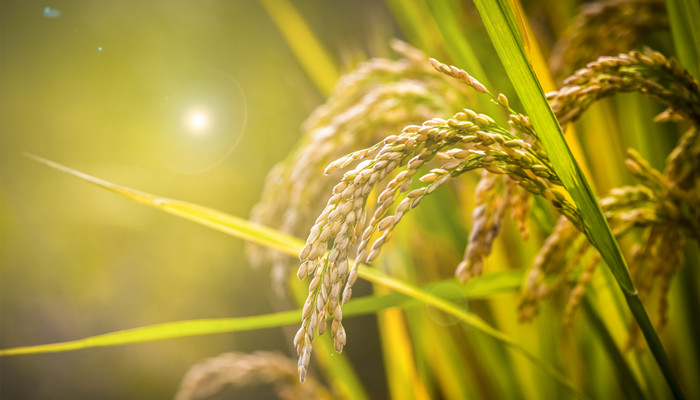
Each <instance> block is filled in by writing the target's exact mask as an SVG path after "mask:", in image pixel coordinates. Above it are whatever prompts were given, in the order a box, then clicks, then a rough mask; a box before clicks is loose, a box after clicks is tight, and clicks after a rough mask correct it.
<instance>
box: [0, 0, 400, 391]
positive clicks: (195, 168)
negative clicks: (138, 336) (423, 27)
mask: <svg viewBox="0 0 700 400" xmlns="http://www.w3.org/2000/svg"><path fill="white" fill-rule="evenodd" d="M268 3H270V4H273V3H274V2H268ZM1 4H2V6H1V9H0V23H1V31H0V46H1V47H0V96H1V97H0V219H1V223H0V230H1V235H2V236H1V238H0V347H2V348H6V347H13V346H22V345H32V344H40V343H51V342H57V341H65V340H72V339H78V338H82V337H86V336H90V335H95V334H100V333H106V332H111V331H115V330H119V329H126V328H132V327H138V326H143V325H148V324H154V323H159V322H166V321H175V320H183V319H192V318H210V317H235V316H246V315H256V314H262V313H267V312H272V311H273V310H272V308H271V307H270V305H269V302H268V300H267V295H268V292H269V291H270V285H269V271H267V270H251V269H250V267H249V265H248V263H247V261H246V259H245V256H244V253H243V247H244V244H243V243H242V242H241V241H240V240H238V239H235V238H231V237H228V236H226V235H224V234H221V233H218V232H215V231H213V230H210V229H208V228H204V227H201V226H198V225H195V224H193V223H190V222H187V221H184V220H181V219H178V218H174V217H172V216H169V215H166V214H164V213H162V212H160V211H157V210H154V209H150V208H147V207H144V206H141V205H138V204H136V203H133V202H131V201H129V200H126V199H124V198H121V197H119V196H116V195H114V194H111V193H108V192H107V191H104V190H101V189H98V188H96V187H94V186H92V185H89V184H86V183H84V182H81V181H79V180H78V179H75V178H73V177H70V176H68V175H65V174H62V173H59V172H57V171H54V170H51V169H49V168H47V167H46V166H44V165H41V164H38V163H36V162H34V161H32V160H31V159H29V158H27V157H25V156H24V155H23V152H29V153H33V154H36V155H39V156H42V157H45V158H48V159H51V160H53V161H56V162H59V163H62V164H64V165H67V166H70V167H72V168H75V169H78V170H81V171H84V172H86V173H89V174H92V175H95V176H97V177H101V178H103V179H107V180H109V181H112V182H115V183H118V184H121V185H125V186H129V187H132V188H135V189H139V190H143V191H147V192H150V193H155V194H159V195H162V196H166V197H170V198H177V199H182V200H186V201H191V202H194V203H198V204H202V205H206V206H210V207H213V208H216V209H219V210H222V211H225V212H228V213H231V214H233V215H237V216H242V217H247V215H248V213H249V211H250V208H251V207H252V205H253V204H254V203H255V202H256V201H257V199H258V197H259V194H260V191H261V189H262V186H263V179H264V177H265V174H266V173H267V172H268V170H269V169H270V168H271V167H272V165H273V164H274V163H276V162H278V161H279V160H281V159H282V158H283V157H284V156H285V155H286V154H287V153H288V152H289V149H290V148H291V146H292V145H293V144H294V143H295V142H296V140H297V138H298V135H299V126H300V124H301V122H302V121H303V120H304V118H306V116H307V115H308V114H309V113H310V112H311V111H312V110H313V109H314V108H315V107H316V106H317V105H319V104H320V103H321V102H322V101H323V98H324V96H323V94H322V93H321V91H320V90H319V89H317V86H316V85H315V84H314V83H313V82H312V81H311V80H310V79H309V78H308V76H307V75H306V74H305V73H304V71H303V69H302V67H301V66H300V65H299V64H298V62H297V60H296V58H295V57H294V55H293V53H292V51H291V50H290V46H289V45H288V44H287V42H285V39H284V36H283V35H282V33H281V32H280V30H279V29H278V27H277V26H276V25H275V23H274V22H273V19H272V18H271V16H270V15H269V14H268V13H267V12H266V9H265V7H264V6H263V4H261V3H259V2H257V1H227V0H204V1H197V2H193V1H172V0H167V1H165V0H163V1H146V2H144V1H129V0H120V1H99V2H86V1H70V0H68V1H44V2H40V1H34V0H16V1H12V0H3V1H2V2H1ZM294 6H295V8H296V9H297V11H298V12H299V13H300V14H302V15H303V16H304V18H305V20H306V22H307V23H308V24H309V26H311V27H312V29H313V30H315V31H316V32H322V35H318V39H320V40H321V41H322V44H323V45H324V46H326V47H327V48H331V49H334V57H335V58H334V60H335V61H336V62H337V64H338V65H339V66H340V67H339V68H341V69H347V68H349V67H350V66H351V65H352V64H353V63H354V62H355V60H357V59H359V58H362V56H361V55H362V54H370V53H371V54H375V55H376V54H377V53H381V52H382V51H386V49H387V47H388V38H390V37H395V36H397V35H398V33H397V32H396V29H395V26H394V24H393V22H391V18H390V16H389V15H390V14H389V12H388V10H387V9H386V5H385V4H384V3H383V2H379V1H356V2H339V1H323V2H318V1H294ZM287 342H288V340H286V339H285V338H284V337H283V335H282V332H281V331H280V330H265V331H258V332H253V333H249V334H246V333H243V334H230V335H214V336H204V337H199V338H190V339H180V340H172V341H166V342H159V343H151V344H142V345H132V346H122V347H114V348H104V349H93V350H89V351H77V352H69V353H59V354H48V355H39V356H21V357H8V358H2V359H0V398H3V399H20V398H22V399H33V398H36V399H40V398H41V399H45V398H56V399H58V398H72V399H79V398H91V399H93V398H101V399H110V398H113V399H123V398H131V399H136V398H144V399H154V398H169V397H172V395H173V394H174V393H175V390H176V388H177V385H178V383H179V380H180V379H181V377H182V375H183V374H184V373H185V371H186V370H187V368H188V367H189V366H191V365H192V364H194V363H195V362H197V361H199V360H201V359H202V358H205V357H211V356H214V355H217V354H219V353H221V352H225V351H253V350H276V349H278V350H282V351H288V350H290V349H289V347H288V346H290V343H287Z"/></svg>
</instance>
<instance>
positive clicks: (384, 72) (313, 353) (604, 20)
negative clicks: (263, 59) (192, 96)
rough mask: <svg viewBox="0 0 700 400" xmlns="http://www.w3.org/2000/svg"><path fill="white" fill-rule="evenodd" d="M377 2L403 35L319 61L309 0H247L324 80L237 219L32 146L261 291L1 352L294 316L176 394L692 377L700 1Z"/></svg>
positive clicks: (663, 384)
mask: <svg viewBox="0 0 700 400" xmlns="http://www.w3.org/2000/svg"><path fill="white" fill-rule="evenodd" d="M386 3H387V5H388V8H389V9H390V10H391V11H392V13H393V18H394V19H395V22H396V23H397V24H398V25H399V26H400V27H401V28H402V30H403V37H402V38H401V40H398V39H392V40H390V39H389V38H385V37H381V38H380V39H381V40H385V41H386V43H390V47H391V52H390V53H389V54H390V55H389V56H381V57H379V56H377V57H373V58H369V59H368V60H364V61H360V62H348V66H347V71H346V72H345V73H344V74H343V75H342V76H336V75H338V73H337V71H336V68H335V66H334V63H333V61H332V60H333V55H332V54H333V52H332V51H331V52H328V51H327V50H325V49H324V47H323V45H322V44H321V41H320V40H319V38H320V37H317V36H314V33H313V30H312V29H310V28H309V27H308V26H307V25H306V24H305V23H304V15H303V13H299V12H298V10H296V9H295V7H294V5H293V4H291V3H289V2H287V1H279V2H274V1H263V2H262V5H263V6H264V9H265V10H266V12H267V13H268V15H269V16H270V18H271V20H272V21H274V23H275V24H276V26H277V27H278V28H279V29H280V31H281V33H282V35H283V36H284V38H285V40H286V42H287V43H288V44H289V47H290V48H291V49H292V51H293V52H294V55H295V57H297V59H298V61H299V65H301V66H302V68H303V69H304V71H305V72H306V73H307V74H308V77H309V82H312V83H313V84H314V85H316V86H317V88H318V90H319V92H321V93H327V96H326V97H325V99H324V102H323V104H322V105H320V106H319V107H317V108H316V109H315V110H314V111H313V112H312V113H311V115H310V116H309V117H308V118H307V119H306V121H305V122H304V123H303V125H302V126H301V138H300V140H299V142H298V143H297V145H296V146H294V148H293V149H292V150H291V152H290V153H289V154H288V155H287V156H286V158H285V159H284V160H281V161H279V163H278V164H277V165H275V166H274V167H273V168H272V170H271V171H270V172H269V173H268V174H267V178H266V180H265V183H264V187H263V189H262V193H261V194H260V199H259V201H258V202H257V204H256V205H255V206H254V207H253V208H252V210H251V212H250V219H249V220H245V219H242V218H238V217H234V216H231V215H228V214H225V213H222V212H220V211H216V210H214V209H212V208H208V207H204V206H200V205H197V204H193V203H189V202H184V201H180V200H173V199H168V198H165V197H161V196H157V195H152V194H149V193H145V192H140V191H136V190H134V189H130V188H128V187H124V186H119V185H116V184H113V183H110V182H107V181H105V180H102V179H99V178H95V177H93V176H91V175H87V174H85V173H82V172H79V171H76V170H74V169H71V168H68V167H65V166H62V165H60V164H57V163H55V162H53V161H50V160H48V159H45V158H42V157H39V156H34V155H31V154H30V155H29V156H30V157H31V158H33V159H34V160H36V161H38V162H40V163H43V164H46V165H48V166H50V167H52V168H54V169H57V170H60V171H62V172H65V173H68V174H71V175H73V176H76V177H78V178H80V179H82V180H84V181H87V182H90V183H93V184H95V185H97V186H99V187H102V188H105V189H107V190H110V191H112V192H115V193H117V194H120V195H122V196H126V197H128V198H130V199H132V200H134V201H137V202H140V203H143V204H146V205H148V206H150V207H154V208H156V209H160V210H162V211H165V212H167V213H170V214H173V215H175V216H178V217H181V218H185V219H188V220H191V221H194V222H195V223H198V224H201V225H204V226H207V227H210V228H213V229H216V230H219V231H222V232H224V233H227V234H230V235H232V236H235V237H238V238H241V239H244V240H245V241H246V242H247V244H248V247H247V249H246V253H247V257H248V260H249V264H250V266H251V267H253V268H257V269H258V270H263V271H265V273H266V274H267V272H268V271H269V287H268V288H266V289H265V290H266V291H269V294H270V296H269V299H268V300H267V301H269V303H270V304H271V305H272V307H273V308H274V309H275V312H273V313H270V314H264V315H255V316H246V317H236V318H214V319H211V318H210V319H201V320H187V321H178V322H170V323H162V324H155V325H149V326H145V327H142V328H135V329H127V330H124V331H118V332H112V333H107V334H102V335H97V336H91V337H88V338H85V339H79V340H74V341H69V342H61V343H54V344H45V345H36V346H24V347H12V348H6V349H4V350H0V356H20V355H22V354H32V353H49V352H62V351H72V350H77V349H83V348H90V347H102V346H115V345H125V344H134V343H142V342H149V341H159V340H165V339H172V338H181V337H191V336H198V335H208V334H214V333H226V332H228V333H231V332H243V331H255V330H261V329H265V328H278V329H279V328H280V327H285V326H291V327H294V328H291V329H282V331H283V335H284V337H285V340H286V342H284V343H280V344H279V348H277V349H275V350H277V351H278V352H269V351H262V350H264V349H260V350H261V351H259V352H255V353H252V354H245V353H241V352H233V353H232V352H226V353H224V354H221V355H218V356H214V357H210V355H202V357H201V358H202V359H204V361H202V362H200V363H197V364H196V365H194V366H192V367H191V368H190V369H189V370H188V371H187V373H186V374H184V377H183V378H182V381H181V382H180V383H179V384H178V385H179V386H178V389H177V393H176V395H175V398H177V399H195V398H209V397H214V396H217V394H218V395H224V394H226V393H228V394H233V395H235V393H238V396H252V394H250V393H258V392H246V391H245V390H246V389H245V388H248V387H258V388H259V387H265V388H269V389H270V390H272V391H274V393H275V395H276V396H278V397H279V398H285V399H301V398H353V399H354V398H358V399H362V398H396V399H409V398H417V399H422V398H449V399H461V398H612V397H614V398H618V397H620V398H666V397H674V398H686V397H688V398H694V397H698V396H700V386H698V382H697V381H696V376H697V374H698V371H700V364H699V363H700V356H699V353H698V349H699V348H700V347H698V346H699V344H698V340H697V339H698V337H700V336H699V335H700V332H698V326H697V323H696V321H695V318H696V317H697V316H696V315H695V312H694V310H695V306H697V305H698V304H699V302H700V298H699V297H698V291H697V268H698V266H699V265H700V264H699V263H698V252H699V249H698V241H700V84H699V82H698V74H699V73H700V69H698V65H699V63H698V57H700V26H698V24H697V23H695V21H697V20H699V19H700V6H699V5H698V4H697V3H696V2H693V1H682V0H668V1H666V2H663V1H657V0H603V1H596V2H590V3H584V4H579V2H575V1H565V2H557V3H556V5H555V4H550V3H548V2H543V1H533V2H523V4H520V3H519V2H517V1H506V0H492V1H487V0H475V1H474V4H472V3H471V2H469V3H468V4H463V3H461V2H456V1H438V2H431V1H422V0H410V1H394V0H388V1H387V2H386ZM465 21H466V22H469V23H468V24H467V23H465ZM562 21H566V23H563V22H562ZM488 41H490V43H491V44H488ZM547 59H549V62H547V61H546V60H547ZM336 77H337V78H338V79H337V81H336V82H335V84H334V85H333V88H332V89H330V86H331V85H330V83H329V82H331V81H335V78H336ZM645 110H647V111H648V112H647V111H645ZM655 135H657V136H658V135H663V137H661V138H659V137H657V136H655ZM660 143H661V145H659V144H660ZM302 238H306V240H305V241H303V240H302ZM300 281H302V282H300ZM353 292H355V293H353ZM256 301H257V300H256ZM359 315H372V316H373V318H374V320H372V321H370V322H368V320H367V319H363V320H353V318H354V317H355V316H359ZM357 321H361V322H357ZM265 350H266V349H265ZM285 352H286V354H281V353H285ZM206 357H209V358H206ZM205 358H206V359H205ZM173 390H174V389H173ZM222 393H224V394H222Z"/></svg>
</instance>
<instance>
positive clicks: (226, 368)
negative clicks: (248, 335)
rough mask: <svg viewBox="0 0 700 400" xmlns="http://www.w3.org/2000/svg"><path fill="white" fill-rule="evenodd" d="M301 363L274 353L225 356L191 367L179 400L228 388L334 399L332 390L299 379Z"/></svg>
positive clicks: (295, 398) (291, 399)
mask: <svg viewBox="0 0 700 400" xmlns="http://www.w3.org/2000/svg"><path fill="white" fill-rule="evenodd" d="M296 376H297V363H295V362H294V361H293V360H291V359H289V358H287V357H285V356H283V355H281V354H278V353H271V352H255V353H252V354H245V353H223V354H220V355H218V356H216V357H212V358H208V359H206V360H204V361H202V362H200V363H198V364H195V365H193V366H192V367H190V369H189V370H187V372H186V373H185V376H184V377H183V378H182V381H181V382H180V387H179V389H178V391H177V393H176V394H175V400H195V399H204V398H209V397H211V396H214V395H216V394H217V393H220V392H222V391H224V390H225V389H226V388H227V387H228V388H243V387H256V386H271V387H272V388H273V389H274V391H275V392H276V393H277V395H278V396H279V398H280V399H285V400H300V399H331V398H333V396H332V395H331V394H330V393H329V391H328V390H327V389H326V388H325V387H324V386H323V385H321V384H320V383H318V382H317V381H316V380H315V379H313V378H311V377H307V379H306V382H305V383H304V384H303V385H302V384H300V383H299V382H298V381H297V379H296Z"/></svg>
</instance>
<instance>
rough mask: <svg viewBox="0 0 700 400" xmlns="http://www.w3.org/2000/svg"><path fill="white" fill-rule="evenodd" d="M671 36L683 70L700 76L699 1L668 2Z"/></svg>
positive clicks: (678, 0) (681, 0)
mask: <svg viewBox="0 0 700 400" xmlns="http://www.w3.org/2000/svg"><path fill="white" fill-rule="evenodd" d="M666 8H667V9H668V17H669V20H670V22H671V34H672V35H673V42H674V44H675V47H676V52H677V53H678V58H679V59H680V62H681V65H682V66H683V68H685V69H687V70H688V71H690V73H692V74H693V75H694V76H695V77H698V76H700V60H699V59H698V57H700V23H698V21H700V3H699V2H698V1H697V0H666Z"/></svg>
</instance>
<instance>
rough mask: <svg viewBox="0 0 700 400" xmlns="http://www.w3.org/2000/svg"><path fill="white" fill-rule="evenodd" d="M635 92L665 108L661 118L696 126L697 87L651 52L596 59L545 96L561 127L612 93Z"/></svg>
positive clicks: (677, 67)
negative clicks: (663, 116)
mask: <svg viewBox="0 0 700 400" xmlns="http://www.w3.org/2000/svg"><path fill="white" fill-rule="evenodd" d="M628 92H637V93H641V94H644V95H646V96H651V97H652V98H654V99H656V100H658V101H659V102H660V103H662V104H663V105H665V106H667V107H669V109H667V111H666V112H665V114H664V115H669V116H670V115H673V118H675V119H679V118H682V119H685V120H687V121H690V122H692V123H693V124H695V126H700V86H699V85H698V81H697V80H696V79H695V78H694V77H693V76H692V75H691V74H690V73H688V71H686V70H685V69H683V68H682V67H681V66H680V65H678V63H677V62H676V61H675V60H673V59H668V58H666V57H665V56H664V55H662V54H661V53H659V52H656V51H653V50H651V49H648V48H647V49H644V51H637V50H633V51H630V52H628V53H622V54H619V55H617V56H614V57H611V56H604V57H599V58H598V59H596V60H595V61H593V62H589V63H588V64H587V65H586V66H585V67H584V68H581V69H579V70H577V71H576V72H575V73H574V74H573V75H571V76H569V77H568V78H566V79H565V80H564V86H562V88H561V89H559V90H558V91H556V92H551V93H548V94H547V99H548V100H549V101H550V105H551V107H552V110H553V111H554V113H555V114H556V116H557V118H558V119H559V123H560V124H561V125H562V126H563V125H565V124H567V123H569V122H573V121H576V120H577V119H578V118H579V117H580V116H581V115H582V114H583V113H584V112H585V111H586V110H587V109H588V107H590V105H591V104H593V103H594V102H596V101H598V100H600V99H601V98H604V97H608V96H612V95H614V94H616V93H628Z"/></svg>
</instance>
